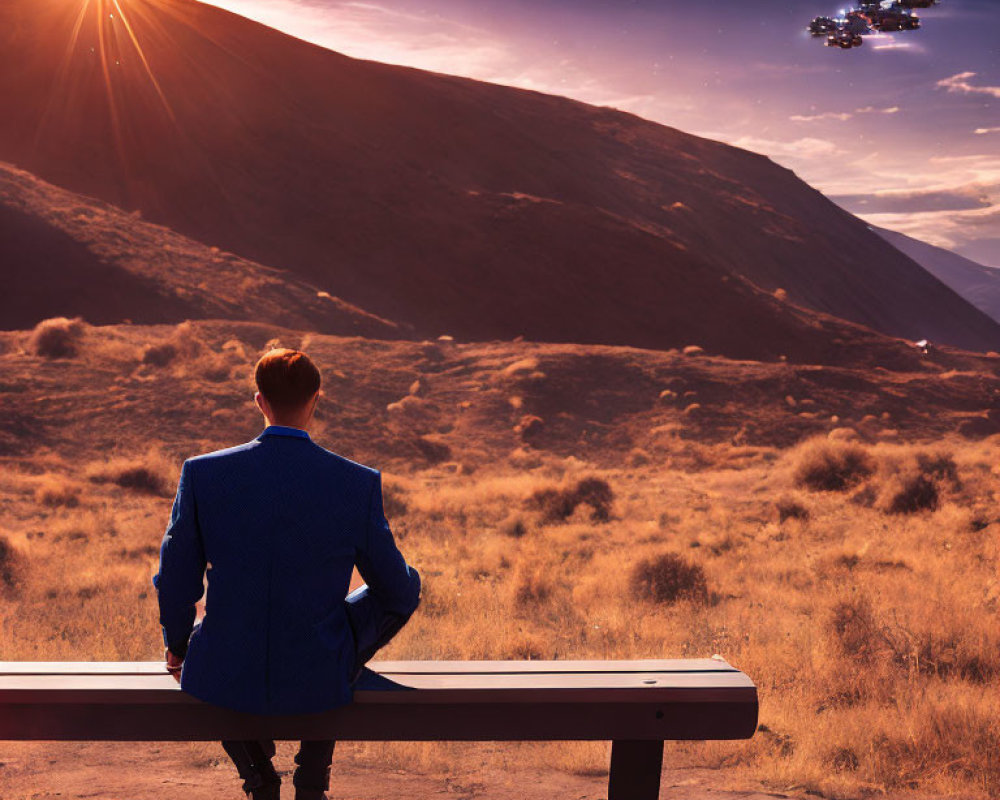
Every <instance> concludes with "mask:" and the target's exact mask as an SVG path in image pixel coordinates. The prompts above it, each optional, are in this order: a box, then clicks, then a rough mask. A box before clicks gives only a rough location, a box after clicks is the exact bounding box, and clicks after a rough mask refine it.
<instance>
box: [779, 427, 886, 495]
mask: <svg viewBox="0 0 1000 800" xmlns="http://www.w3.org/2000/svg"><path fill="white" fill-rule="evenodd" d="M874 471H875V463H874V460H873V459H872V457H871V456H870V455H869V453H868V451H867V450H866V449H865V448H864V447H862V446H861V445H859V444H855V443H854V442H830V441H822V440H818V441H813V442H811V443H809V444H808V445H806V446H805V447H804V448H803V449H802V452H801V455H800V456H799V462H798V465H797V466H796V469H795V482H796V483H797V484H798V485H799V486H806V487H808V488H809V489H812V490H813V491H826V492H842V491H844V490H846V489H849V488H851V487H852V486H855V485H856V484H858V483H860V482H861V481H863V480H864V479H865V478H867V477H869V476H870V475H871V474H872V473H873V472H874Z"/></svg>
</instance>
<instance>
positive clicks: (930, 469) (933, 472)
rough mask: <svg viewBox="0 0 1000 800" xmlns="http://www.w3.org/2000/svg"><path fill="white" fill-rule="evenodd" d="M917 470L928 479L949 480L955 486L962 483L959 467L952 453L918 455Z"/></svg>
mask: <svg viewBox="0 0 1000 800" xmlns="http://www.w3.org/2000/svg"><path fill="white" fill-rule="evenodd" d="M917 469H919V470H920V473H921V474H922V475H926V476H927V477H928V478H934V479H935V480H947V481H950V482H951V484H952V485H953V486H958V485H959V483H960V482H959V479H958V467H957V466H956V464H955V459H954V457H953V456H952V455H951V453H933V454H931V453H917Z"/></svg>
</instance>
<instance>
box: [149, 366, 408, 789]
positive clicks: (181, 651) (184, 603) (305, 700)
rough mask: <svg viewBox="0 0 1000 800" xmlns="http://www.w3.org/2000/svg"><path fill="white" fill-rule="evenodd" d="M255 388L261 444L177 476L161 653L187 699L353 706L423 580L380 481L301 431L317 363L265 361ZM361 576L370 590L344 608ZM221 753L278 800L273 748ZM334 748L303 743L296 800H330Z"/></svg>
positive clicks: (286, 708) (252, 744)
mask: <svg viewBox="0 0 1000 800" xmlns="http://www.w3.org/2000/svg"><path fill="white" fill-rule="evenodd" d="M254 378H255V381H256V385H257V392H256V394H255V395H254V401H255V402H256V404H257V407H258V408H259V409H260V411H261V412H262V413H263V414H264V421H265V423H266V427H265V428H264V430H263V432H262V433H261V434H260V435H259V436H258V437H257V438H255V439H253V440H252V441H249V442H247V443H245V444H241V445H238V446H236V447H230V448H227V449H225V450H217V451H214V452H211V453H206V454H204V455H199V456H196V457H192V458H189V459H187V460H186V461H185V462H184V464H183V466H182V468H181V475H180V481H179V485H178V487H177V496H176V497H175V499H174V504H173V508H172V510H171V514H170V522H169V524H168V525H167V529H166V532H165V533H164V536H163V542H162V544H161V547H160V565H159V572H158V573H157V574H156V575H154V576H153V585H154V586H155V587H156V591H157V597H158V601H159V610H160V620H159V621H160V624H161V625H162V627H163V643H164V645H165V647H166V650H165V653H164V657H165V658H166V661H167V668H168V669H169V670H171V671H172V672H173V674H174V677H175V678H176V679H177V680H178V681H179V682H180V688H181V689H182V690H184V691H185V692H187V693H189V694H191V695H193V696H195V697H197V698H199V699H201V700H203V701H205V702H207V703H212V704H215V705H218V706H223V707H226V708H230V709H234V710H237V711H243V712H249V713H252V714H303V713H312V712H318V711H325V710H327V709H331V708H335V707H337V706H341V705H345V704H347V703H349V702H350V701H351V699H352V692H353V688H352V687H353V684H354V682H355V681H356V680H357V678H358V677H359V676H360V674H361V672H362V668H363V666H364V664H365V662H366V661H368V659H370V658H371V657H372V656H373V655H374V653H375V651H376V650H378V649H379V648H380V647H382V646H383V645H384V644H386V643H387V642H388V641H389V640H390V639H391V638H392V637H393V636H394V635H395V634H396V633H397V632H398V631H399V630H400V628H402V627H403V625H404V624H405V623H406V621H407V620H408V619H409V618H410V615H411V614H412V613H413V612H414V610H415V609H416V608H417V605H418V603H419V599H420V577H419V575H418V574H417V571H416V570H415V569H413V568H412V567H410V566H408V565H407V563H406V561H405V560H404V559H403V556H402V555H401V554H400V552H399V550H398V549H397V547H396V543H395V541H394V539H393V535H392V532H391V531H390V529H389V525H388V523H387V522H386V519H385V515H384V512H383V509H382V483H381V473H380V472H379V471H378V470H376V469H372V468H370V467H366V466H363V465H361V464H357V463H355V462H353V461H350V460H348V459H346V458H344V457H342V456H339V455H336V454H335V453H332V452H330V451H329V450H326V449H324V448H323V447H320V446H319V445H317V444H315V443H314V442H313V441H312V439H311V438H310V437H309V434H308V433H307V432H306V428H307V427H308V426H309V424H310V422H311V421H312V417H313V412H314V410H315V408H316V403H317V400H318V398H319V394H320V374H319V371H318V370H317V368H316V366H315V365H314V364H313V362H312V361H311V360H310V359H309V357H308V356H306V354H305V353H302V352H300V351H298V350H289V349H276V350H271V351H269V352H268V353H266V354H265V355H264V356H263V357H262V358H261V359H260V361H258V362H257V365H256V368H255V370H254ZM355 566H357V568H358V571H359V572H360V573H361V577H362V578H363V579H364V580H365V581H366V583H367V585H366V586H364V587H362V588H360V589H358V590H356V591H355V592H352V593H351V594H350V595H349V596H347V590H348V588H349V586H350V580H351V573H352V570H353V568H354V567H355ZM206 574H207V577H208V592H207V595H206V597H205V615H204V617H203V618H202V620H201V622H199V623H198V624H197V625H196V624H195V616H196V612H195V603H196V602H197V601H198V600H200V599H201V597H202V595H203V594H204V593H205V589H204V578H205V576H206ZM345 596H346V599H345ZM222 746H223V748H224V749H225V751H226V752H227V753H228V754H229V756H230V758H232V760H233V762H234V763H235V765H236V769H237V771H238V772H239V776H240V777H241V778H242V779H243V789H244V791H245V792H246V793H247V794H248V796H250V797H252V798H253V800H278V798H279V793H278V787H279V785H280V782H281V779H280V777H279V776H278V774H277V773H276V772H275V769H274V766H273V764H272V763H271V758H272V757H273V756H274V754H275V747H274V742H273V741H235V740H233V741H224V742H222ZM333 747H334V742H333V741H332V740H308V741H302V742H300V746H299V751H298V753H297V755H296V756H295V763H296V764H297V767H296V769H295V774H294V775H293V778H292V782H293V784H294V785H295V798H296V800H325V798H326V794H325V791H326V790H327V789H328V788H329V785H330V764H331V762H332V758H333Z"/></svg>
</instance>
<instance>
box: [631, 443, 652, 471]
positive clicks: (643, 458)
mask: <svg viewBox="0 0 1000 800" xmlns="http://www.w3.org/2000/svg"><path fill="white" fill-rule="evenodd" d="M649 461H650V457H649V453H648V452H647V451H645V450H643V449H642V448H641V447H633V448H632V449H631V450H629V453H628V458H627V459H626V461H625V463H626V464H628V466H630V467H644V466H646V465H647V464H648V463H649Z"/></svg>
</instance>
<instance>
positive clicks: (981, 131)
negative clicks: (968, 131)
mask: <svg viewBox="0 0 1000 800" xmlns="http://www.w3.org/2000/svg"><path fill="white" fill-rule="evenodd" d="M973 133H974V134H976V135H977V136H982V135H984V134H987V133H1000V128H976V129H975V130H974V131H973Z"/></svg>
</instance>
